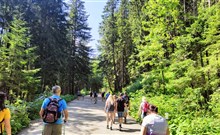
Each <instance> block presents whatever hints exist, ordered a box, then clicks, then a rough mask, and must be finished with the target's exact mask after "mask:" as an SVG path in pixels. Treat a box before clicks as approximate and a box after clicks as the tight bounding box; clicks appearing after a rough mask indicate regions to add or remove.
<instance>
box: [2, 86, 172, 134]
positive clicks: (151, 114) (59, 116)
mask: <svg viewBox="0 0 220 135" xmlns="http://www.w3.org/2000/svg"><path fill="white" fill-rule="evenodd" d="M52 92H53V95H52V96H51V97H49V98H46V99H45V100H44V101H43V104H42V106H41V109H40V112H39V115H40V117H41V119H42V120H43V122H44V128H43V132H42V134H43V135H61V134H62V125H63V123H65V122H67V121H68V110H67V104H66V101H65V100H64V99H62V98H61V97H60V94H61V88H60V86H54V87H52ZM95 94H96V95H95ZM93 95H94V97H96V98H97V96H98V95H97V93H93ZM105 99H106V102H105V107H104V111H105V112H106V122H107V129H110V130H112V128H113V124H114V123H115V116H116V113H117V114H118V122H119V130H121V128H122V123H123V118H124V123H126V117H127V112H128V108H129V96H128V95H127V94H126V93H124V94H123V93H121V94H120V95H119V96H118V97H117V96H116V95H112V94H110V93H109V92H108V93H107V94H106V97H105ZM5 100H6V94H5V93H3V92H0V135H2V134H3V131H4V130H5V131H6V133H7V135H11V125H10V117H11V116H10V110H9V109H8V108H6V106H5ZM139 113H140V115H141V117H142V119H143V121H142V127H141V135H169V128H168V123H167V121H166V119H165V118H163V117H162V116H160V115H159V114H158V108H157V107H156V106H154V105H152V104H149V103H148V102H147V101H146V98H145V97H143V98H142V102H141V104H140V108H139ZM63 119H64V120H63Z"/></svg>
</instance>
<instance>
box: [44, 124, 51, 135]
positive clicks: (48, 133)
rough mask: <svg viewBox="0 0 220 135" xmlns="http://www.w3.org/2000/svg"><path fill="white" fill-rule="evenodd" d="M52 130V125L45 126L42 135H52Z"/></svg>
mask: <svg viewBox="0 0 220 135" xmlns="http://www.w3.org/2000/svg"><path fill="white" fill-rule="evenodd" d="M52 130H53V127H52V124H45V125H44V129H43V132H42V135H52Z"/></svg>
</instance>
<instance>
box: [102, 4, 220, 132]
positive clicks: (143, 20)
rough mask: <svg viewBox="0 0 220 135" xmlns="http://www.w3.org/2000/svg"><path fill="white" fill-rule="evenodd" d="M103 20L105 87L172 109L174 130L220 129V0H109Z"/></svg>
mask: <svg viewBox="0 0 220 135" xmlns="http://www.w3.org/2000/svg"><path fill="white" fill-rule="evenodd" d="M102 18H103V21H102V23H101V25H100V35H101V39H100V45H99V50H100V52H101V54H100V56H99V57H98V59H99V61H100V62H99V66H100V67H101V69H102V73H103V80H104V86H106V87H108V88H110V89H111V90H112V91H127V92H128V93H129V95H130V96H131V101H132V103H133V104H131V108H130V109H131V115H132V116H133V117H135V118H136V119H137V120H139V121H140V118H139V116H138V114H137V110H138V107H139V104H137V103H140V101H141V98H142V96H146V97H147V100H148V101H149V102H150V103H152V104H155V105H156V106H158V107H159V113H160V114H161V115H162V116H164V114H165V113H166V112H167V113H169V125H170V129H171V133H172V134H178V135H186V134H187V135H189V134H195V135H202V134H203V135H211V134H212V135H214V134H216V135H217V134H220V129H219V127H220V125H219V122H218V121H219V120H220V117H219V116H220V113H219V110H220V103H219V97H220V57H219V56H220V1H219V0H120V1H118V0H108V2H107V4H106V6H105V9H104V12H103V16H102Z"/></svg>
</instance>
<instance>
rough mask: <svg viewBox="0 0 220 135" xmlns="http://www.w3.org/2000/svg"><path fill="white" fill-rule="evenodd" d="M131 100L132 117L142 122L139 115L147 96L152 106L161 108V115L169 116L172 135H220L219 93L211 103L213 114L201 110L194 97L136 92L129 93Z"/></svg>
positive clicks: (143, 91)
mask: <svg viewBox="0 0 220 135" xmlns="http://www.w3.org/2000/svg"><path fill="white" fill-rule="evenodd" d="M129 95H130V99H131V106H130V115H131V116H132V117H133V118H135V119H136V121H138V122H141V119H140V116H139V115H138V109H139V106H140V103H141V100H142V96H145V97H146V99H147V101H148V102H149V103H150V104H154V105H156V106H157V107H158V108H159V114H160V115H161V116H163V117H165V113H168V114H169V119H168V123H169V128H170V131H171V134H172V135H186V134H187V135H218V134H219V133H220V123H219V121H220V119H219V117H218V116H219V111H218V109H216V108H218V107H219V106H220V105H219V102H218V100H217V99H218V98H219V96H217V95H218V93H215V94H214V95H213V97H212V100H211V101H212V102H210V107H211V108H212V110H213V113H214V114H216V115H213V116H212V112H209V111H208V110H205V109H201V108H200V107H199V105H198V104H196V102H197V100H194V99H193V95H192V96H191V95H188V98H186V97H185V98H181V97H179V96H171V95H158V96H155V95H154V96H153V95H152V94H145V90H143V89H141V90H136V92H134V93H129Z"/></svg>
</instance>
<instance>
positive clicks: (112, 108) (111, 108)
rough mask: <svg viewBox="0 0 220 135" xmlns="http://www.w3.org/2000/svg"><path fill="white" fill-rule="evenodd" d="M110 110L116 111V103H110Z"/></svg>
mask: <svg viewBox="0 0 220 135" xmlns="http://www.w3.org/2000/svg"><path fill="white" fill-rule="evenodd" d="M108 110H109V111H114V110H115V106H114V103H113V104H111V103H110V105H109V106H108Z"/></svg>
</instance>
